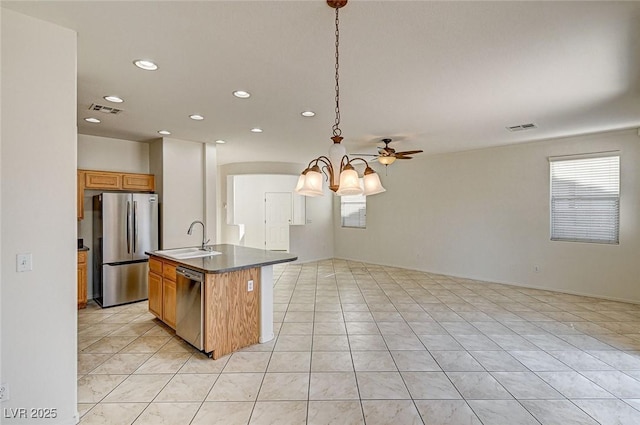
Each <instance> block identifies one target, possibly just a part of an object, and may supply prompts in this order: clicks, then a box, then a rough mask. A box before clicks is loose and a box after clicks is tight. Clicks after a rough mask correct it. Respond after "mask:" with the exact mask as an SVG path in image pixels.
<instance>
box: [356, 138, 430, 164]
mask: <svg viewBox="0 0 640 425" xmlns="http://www.w3.org/2000/svg"><path fill="white" fill-rule="evenodd" d="M381 141H382V143H384V147H383V146H378V154H377V155H372V154H361V155H366V156H375V157H376V159H377V160H378V162H380V163H381V164H384V165H391V164H393V163H394V162H395V160H396V159H412V158H413V157H412V156H410V155H415V154H417V153H422V152H423V151H422V150H415V151H403V152H396V150H395V149H393V148H391V147H389V143H391V142H392V140H391V139H382V140H381Z"/></svg>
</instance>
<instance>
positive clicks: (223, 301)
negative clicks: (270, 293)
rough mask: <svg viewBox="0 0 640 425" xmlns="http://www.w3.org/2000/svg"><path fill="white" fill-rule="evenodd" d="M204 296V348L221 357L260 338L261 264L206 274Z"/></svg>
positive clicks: (256, 341) (216, 356) (216, 357)
mask: <svg viewBox="0 0 640 425" xmlns="http://www.w3.org/2000/svg"><path fill="white" fill-rule="evenodd" d="M249 280H253V291H248V290H247V282H248V281H249ZM204 297H205V299H204V306H205V307H204V308H205V312H204V321H205V322H204V335H205V337H204V338H205V339H204V351H205V352H212V356H213V358H214V359H218V358H220V357H222V356H224V355H226V354H229V353H232V352H234V351H237V350H239V349H240V348H243V347H247V346H249V345H253V344H257V343H258V342H259V338H260V268H258V267H256V268H251V269H245V270H239V271H235V272H229V273H220V274H207V275H206V282H205V290H204Z"/></svg>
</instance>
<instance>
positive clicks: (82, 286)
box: [77, 251, 87, 310]
mask: <svg viewBox="0 0 640 425" xmlns="http://www.w3.org/2000/svg"><path fill="white" fill-rule="evenodd" d="M77 286H78V310H80V309H81V308H85V307H86V306H87V251H78V280H77Z"/></svg>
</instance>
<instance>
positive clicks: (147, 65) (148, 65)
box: [133, 59, 158, 71]
mask: <svg viewBox="0 0 640 425" xmlns="http://www.w3.org/2000/svg"><path fill="white" fill-rule="evenodd" d="M133 64H134V65H135V66H137V67H138V68H140V69H144V70H145V71H155V70H156V69H158V65H156V64H155V63H153V62H152V61H150V60H146V59H138V60H135V61H133Z"/></svg>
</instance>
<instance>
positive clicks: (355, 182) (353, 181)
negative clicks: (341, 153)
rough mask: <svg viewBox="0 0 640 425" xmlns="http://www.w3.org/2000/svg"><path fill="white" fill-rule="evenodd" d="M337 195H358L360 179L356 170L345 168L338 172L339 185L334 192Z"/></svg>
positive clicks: (360, 189) (359, 192) (360, 191)
mask: <svg viewBox="0 0 640 425" xmlns="http://www.w3.org/2000/svg"><path fill="white" fill-rule="evenodd" d="M336 193H337V194H338V195H340V196H343V195H360V194H361V193H362V188H361V187H360V179H359V178H358V172H357V171H356V170H354V169H353V168H352V169H345V170H344V171H342V173H340V187H339V188H338V191H337V192H336Z"/></svg>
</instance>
